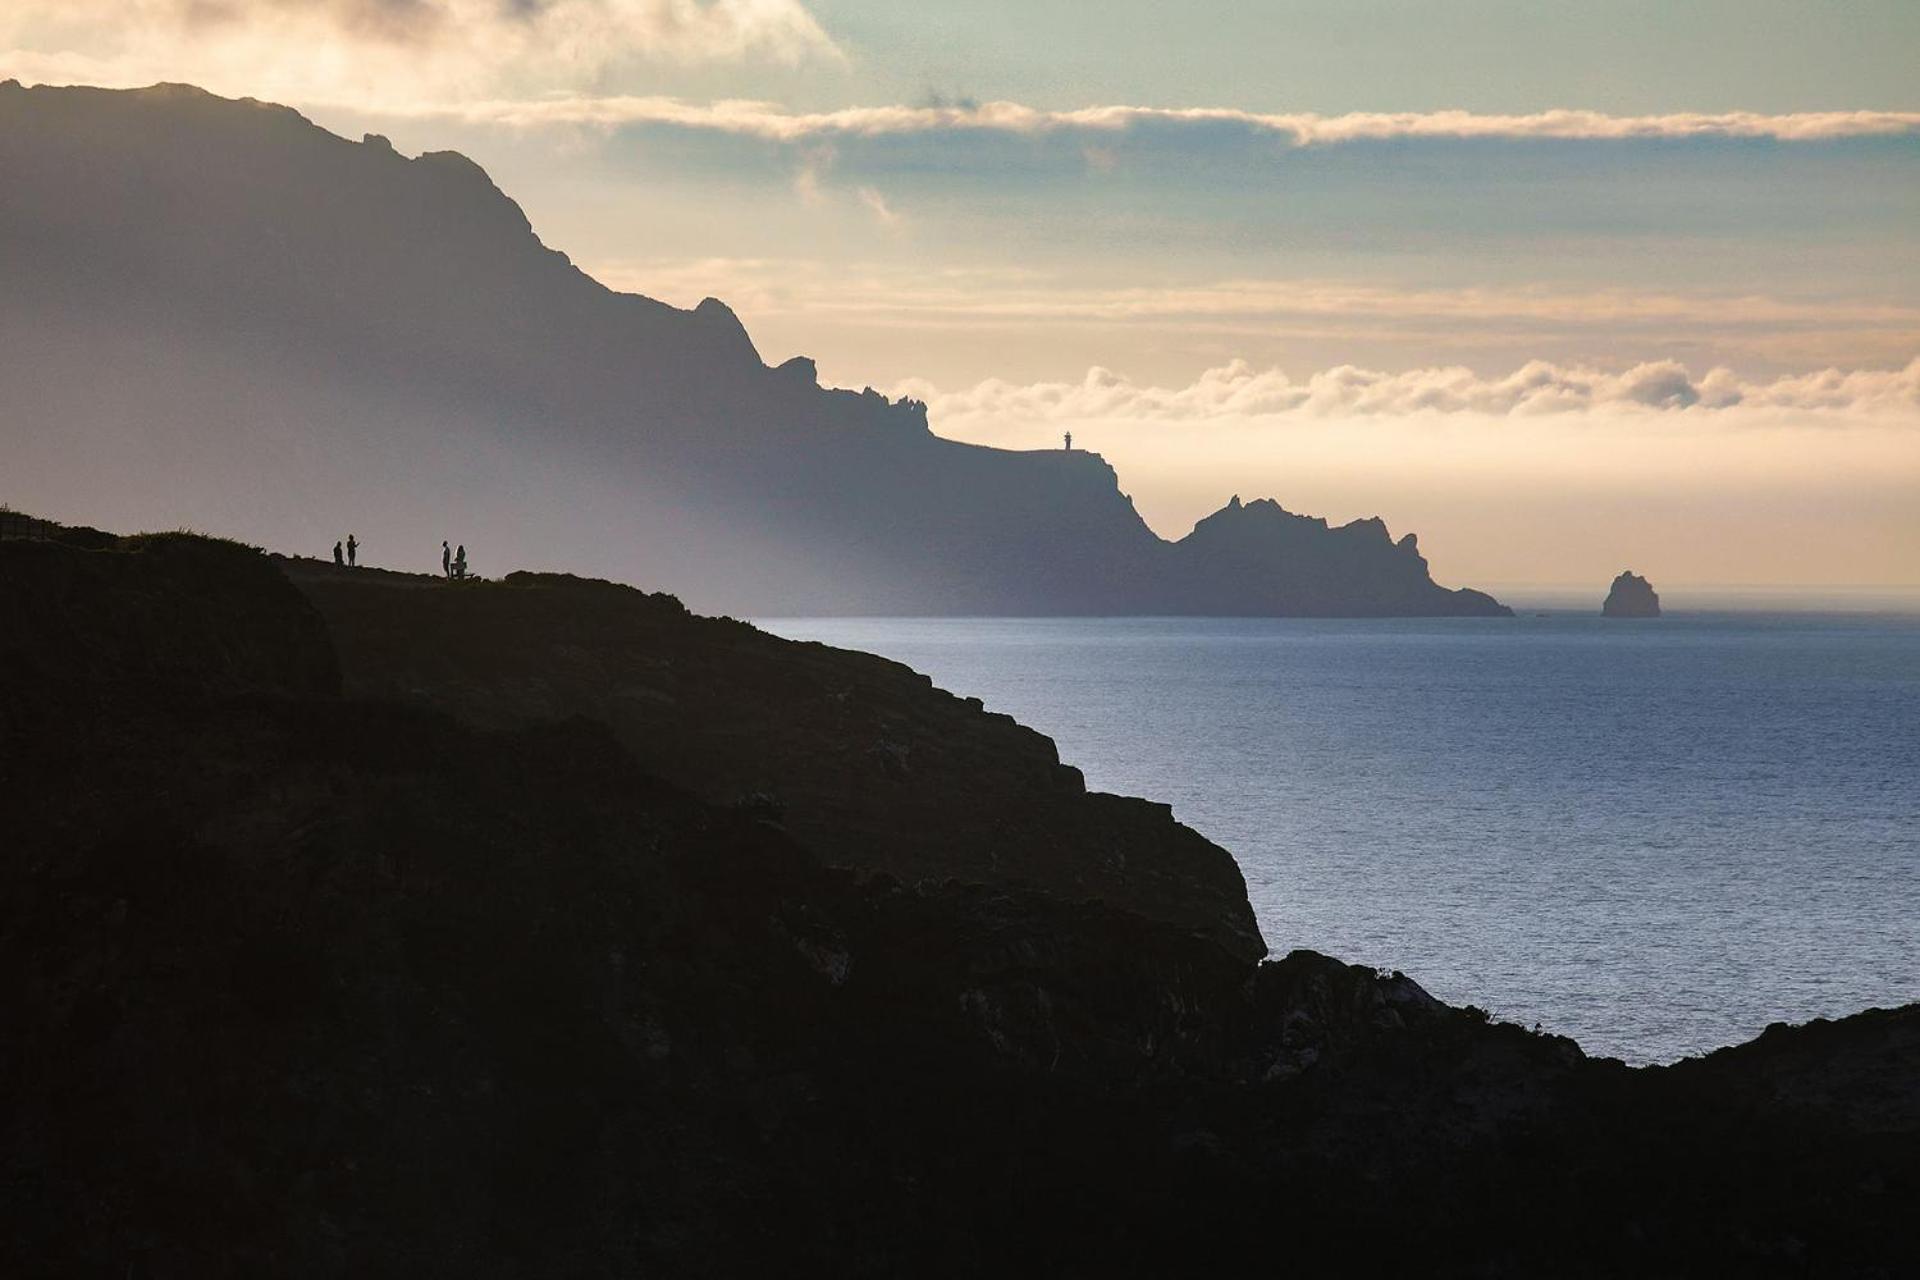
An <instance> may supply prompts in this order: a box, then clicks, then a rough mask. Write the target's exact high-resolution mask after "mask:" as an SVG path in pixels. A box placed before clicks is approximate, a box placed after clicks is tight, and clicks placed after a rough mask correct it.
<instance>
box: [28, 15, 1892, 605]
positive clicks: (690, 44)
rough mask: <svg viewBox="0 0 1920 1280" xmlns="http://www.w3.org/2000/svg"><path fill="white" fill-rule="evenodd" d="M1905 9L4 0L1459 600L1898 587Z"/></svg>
mask: <svg viewBox="0 0 1920 1280" xmlns="http://www.w3.org/2000/svg"><path fill="white" fill-rule="evenodd" d="M1917 65H1920V5H1916V4H1913V3H1911V0H1885V2H1881V0H1852V2H1843V0H1725V2H1723V0H1694V2H1692V3H1685V2H1675V0H1666V2H1665V3H1642V2H1640V0H1614V2H1613V3H1609V4H1606V5H1597V4H1592V3H1585V4H1572V3H1561V2H1560V0H1527V2H1522V0H1313V2H1305V0H1269V2H1267V3H1260V4H1251V3H1240V4H1234V3H1223V2H1221V0H1188V2H1187V3H1184V4H1181V5H1167V4H1148V3H1145V2H1144V0H1109V2H1108V3H1106V4H1104V5H1100V6H1089V5H1086V4H1084V3H1067V2H1066V0H1021V2H1019V3H1015V2H1013V0H968V2H967V3H942V2H939V0H922V3H918V4H913V5H902V4H899V3H896V2H883V0H257V2H253V3H246V2H243V0H112V2H109V0H7V3H6V4H4V5H0V77H5V76H14V77H18V78H20V79H22V80H25V81H28V82H48V83H96V84H109V85H139V84H147V83H152V82H154V81H157V80H183V81H189V82H192V83H196V84H200V85H203V86H204V87H207V88H210V89H212V90H214V91H216V92H221V93H227V94H232V95H237V96H238V95H250V96H257V97H262V98H268V99H272V100H276V101H283V102H288V103H290V104H292V105H294V106H297V107H299V108H300V109H301V110H303V111H304V112H306V113H307V114H308V115H309V116H311V117H312V118H313V119H315V120H316V121H317V122H319V123H321V124H323V125H325V126H327V127H329V128H332V129H335V130H337V131H339V132H342V133H345V134H347V135H348V136H358V135H359V134H361V133H364V132H370V131H371V132H378V133H381V134H385V135H387V136H389V137H391V138H392V139H393V141H394V143H395V144H396V145H397V146H399V147H400V148H401V149H402V150H403V151H407V152H409V153H412V152H418V151H423V150H437V149H448V148H451V149H456V150H460V151H463V152H465V153H467V154H469V155H471V156H473V157H474V158H475V159H476V160H478V161H479V162H480V163H482V164H483V165H485V166H486V167H487V168H488V170H489V171H490V172H491V173H492V174H493V176H494V178H495V180H496V181H497V182H498V183H499V184H500V185H501V186H502V188H503V189H505V190H506V191H507V192H508V193H509V194H510V195H512V196H514V197H515V198H516V199H517V200H519V201H520V202H521V204H522V205H523V206H524V207H525V208H526V210H527V212H528V215H529V217H530V218H531V219H532V221H533V223H534V226H535V228H536V230H537V231H538V232H539V233H540V235H541V237H542V238H543V239H544V240H545V241H546V242H547V243H548V244H550V245H553V246H554V247H556V248H559V249H561V250H563V251H565V252H566V253H568V254H569V255H570V256H572V258H573V259H574V260H575V261H576V262H577V263H578V264H579V265H580V266H581V267H582V268H583V269H585V270H587V271H588V272H590V273H591V274H593V275H595V276H596V277H598V278H600V279H601V280H603V281H605V282H606V283H608V284H609V285H612V286H614V287H616V288H622V289H630V290H633V291H637V292H642V293H646V294H649V295H651V296H655V297H660V298H663V299H665V300H667V301H669V302H673V303H676V304H679V305H683V306H688V305H692V304H693V303H695V302H697V301H699V299H700V298H701V297H703V296H706V295H709V294H711V295H715V296H718V297H721V298H723V299H724V300H726V301H727V302H728V303H730V304H731V305H732V306H733V307H734V309H735V310H736V311H737V312H739V314H740V315H741V317H742V319H743V320H744V321H745V323H746V324H747V326H748V328H749V330H750V332H752V334H753V335H754V337H755V339H756V341H757V343H758V344H759V347H760V350H761V352H762V354H763V355H764V356H765V357H766V358H768V359H769V360H770V361H774V362H777V361H779V360H782V359H785V358H786V357H787V356H790V355H793V354H799V353H804V354H808V355H811V356H814V357H815V358H816V359H817V360H818V362H819V366H820V372H821V376H822V379H823V381H826V382H829V383H833V384H838V385H846V386H854V387H860V386H865V385H871V386H874V387H877V388H880V389H881V390H884V391H888V392H890V393H896V394H912V395H915V396H917V397H920V398H922V399H925V400H926V401H927V402H928V403H929V406H930V410H931V420H932V423H933V426H934V429H935V430H936V431H939V432H941V433H942V434H945V435H949V436H953V437H956V438H960V439H966V440H973V441H978V442H981V443H989V444H996V445H1003V446H1007V447H1014V448H1043V447H1053V446H1055V445H1056V444H1057V442H1058V440H1059V438H1060V437H1061V435H1062V434H1063V433H1064V432H1066V431H1068V430H1071V431H1073V432H1074V434H1075V437H1076V441H1077V443H1079V444H1081V445H1082V446H1083V447H1088V448H1092V449H1095V450H1097V451H1098V452H1100V453H1102V454H1104V455H1105V456H1106V457H1107V458H1108V459H1109V460H1110V461H1112V462H1113V463H1114V464H1115V465H1116V467H1118V468H1119V470H1120V472H1121V477H1122V484H1123V487H1125V488H1126V489H1127V491H1128V492H1130V493H1131V494H1132V495H1133V497H1134V499H1135V501H1136V503H1137V504H1138V505H1139V507H1140V509H1141V511H1142V514H1143V515H1144V516H1145V517H1146V518H1147V520H1148V521H1149V523H1151V524H1153V525H1154V527H1155V528H1156V529H1158V530H1159V531H1160V532H1162V533H1163V534H1167V535H1169V536H1178V535H1180V534H1182V533H1184V532H1185V531H1186V529H1187V528H1189V527H1191V524H1192V522H1193V521H1194V520H1195V519H1196V518H1198V517H1199V516H1201V515H1204V514H1206V513H1207V512H1208V511H1211V510H1213V509H1215V508H1216V507H1218V506H1219V505H1221V504H1222V503H1223V502H1224V501H1225V500H1226V499H1227V497H1228V496H1229V495H1231V494H1235V493H1238V494H1240V495H1242V496H1243V497H1246V498H1252V497H1256V496H1271V497H1275V498H1278V499H1279V500H1280V501H1281V502H1282V503H1283V504H1285V505H1286V506H1288V507H1289V508H1290V509H1294V510H1304V511H1307V512H1311V513H1314V514H1322V515H1326V516H1329V517H1331V518H1334V519H1336V520H1344V519H1350V518H1355V517H1359V516H1366V515H1373V514H1379V515H1381V516H1384V517H1385V518H1386V519H1387V521H1388V522H1389V524H1390V525H1391V526H1392V527H1393V528H1394V530H1395V532H1396V533H1398V532H1401V531H1404V530H1415V531H1417V532H1419V534H1420V538H1421V545H1422V547H1423V549H1424V550H1425V551H1426V553H1427V555H1428V556H1429V558H1430V559H1431V560H1432V561H1433V563H1434V568H1435V572H1436V576H1438V577H1440V578H1441V580H1442V581H1447V582H1451V583H1456V584H1457V583H1473V584H1475V585H1489V584H1491V585H1501V584H1519V583H1587V582H1598V583H1601V584H1604V582H1605V581H1606V580H1608V579H1609V578H1611V576H1612V575H1613V573H1615V572H1617V571H1618V570H1620V569H1622V568H1627V567H1631V568H1635V569H1637V570H1639V571H1640V572H1643V573H1646V574H1648V575H1649V576H1650V577H1652V578H1653V580H1654V581H1655V583H1656V584H1657V585H1658V584H1662V583H1667V584H1688V583H1692V584H1706V583H1721V584H1765V583H1785V584H1847V583H1856V584H1913V583H1920V252H1916V250H1917V249H1920V76H1916V75H1915V74H1914V70H1913V69H1914V67H1915V66H1917Z"/></svg>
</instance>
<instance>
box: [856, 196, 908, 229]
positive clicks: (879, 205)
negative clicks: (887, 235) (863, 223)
mask: <svg viewBox="0 0 1920 1280" xmlns="http://www.w3.org/2000/svg"><path fill="white" fill-rule="evenodd" d="M856 194H858V195H859V197H860V203H861V204H864V205H865V206H867V208H868V209H870V210H871V211H872V212H873V216H874V217H875V218H878V219H879V220H880V224H881V225H882V226H886V227H892V226H897V225H899V222H900V215H899V214H897V213H895V212H894V211H893V209H892V208H890V207H889V206H888V204H887V198H886V197H885V196H883V195H881V194H880V193H879V192H878V191H876V190H874V189H873V188H872V187H861V188H860V190H859V191H858V192H857V193H856Z"/></svg>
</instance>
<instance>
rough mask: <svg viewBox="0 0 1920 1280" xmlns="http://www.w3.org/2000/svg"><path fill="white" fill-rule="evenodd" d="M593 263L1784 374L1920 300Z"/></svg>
mask: <svg viewBox="0 0 1920 1280" xmlns="http://www.w3.org/2000/svg"><path fill="white" fill-rule="evenodd" d="M586 265H587V267H588V270H589V271H591V272H592V274H594V275H595V276H596V277H598V278H599V279H600V280H602V281H603V282H605V283H606V284H608V285H610V286H612V287H614V288H619V289H627V290H632V291H634V292H639V293H647V294H652V295H657V296H661V297H664V298H666V299H667V300H669V301H678V302H686V303H689V304H690V303H692V302H697V301H699V300H700V299H701V298H703V297H707V296H708V295H712V296H715V297H724V298H727V299H729V300H730V301H732V302H733V303H734V305H735V306H736V307H737V308H738V309H739V310H740V311H741V313H742V314H743V315H745V316H747V317H748V318H749V320H750V322H763V321H769V320H780V319H791V320H793V321H794V322H796V323H802V324H804V323H808V322H819V321H831V322H834V323H835V324H840V325H857V326H885V327H886V328H887V329H888V330H891V331H904V330H922V331H930V332H931V331H937V332H942V333H954V332H963V331H968V330H973V331H979V332H993V333H1005V332H1014V331H1026V330H1032V331H1034V332H1036V333H1044V334H1051V335H1054V336H1057V335H1058V334H1060V333H1061V332H1064V331H1066V330H1068V329H1074V330H1078V331H1080V332H1089V331H1098V332H1101V333H1105V334H1111V333H1113V332H1114V331H1115V330H1133V331H1137V332H1140V333H1144V334H1157V333H1167V332H1174V331H1177V332H1179V333H1182V334H1185V335H1189V336H1191V335H1196V334H1211V335H1214V336H1215V338H1216V340H1219V341H1223V342H1224V341H1228V340H1234V339H1244V340H1246V341H1249V342H1258V343H1261V344H1263V345H1264V344H1267V343H1271V342H1275V341H1288V340H1310V341H1313V342H1314V343H1316V344H1324V343H1328V342H1334V341H1341V342H1344V343H1345V344H1346V345H1349V346H1353V347H1372V346H1373V345H1374V344H1377V343H1380V342H1389V343H1393V344H1396V345H1406V344H1419V345H1420V346H1421V348H1422V349H1423V350H1425V351H1427V352H1428V353H1429V354H1430V356H1433V355H1438V356H1441V357H1443V358H1451V359H1455V360H1458V359H1476V360H1478V359H1484V358H1487V357H1486V356H1485V352H1486V351H1487V350H1488V349H1489V348H1495V349H1499V350H1500V351H1502V352H1504V353H1506V354H1505V357H1504V358H1512V356H1513V355H1514V354H1517V352H1525V351H1527V350H1528V348H1529V346H1531V347H1532V348H1533V350H1535V351H1537V350H1538V349H1539V345H1538V344H1540V343H1542V342H1554V343H1557V344H1561V349H1562V350H1563V351H1565V350H1567V349H1568V348H1571V349H1572V350H1576V351H1579V350H1586V351H1594V352H1607V351H1616V352H1617V351H1619V349H1620V347H1621V346H1622V344H1628V345H1629V346H1630V348H1631V349H1632V350H1638V351H1644V352H1645V353H1647V354H1649V355H1652V354H1656V353H1665V352H1670V351H1673V350H1675V349H1677V345H1678V344H1682V343H1684V344H1688V346H1689V347H1690V348H1691V349H1692V350H1693V351H1695V352H1698V351H1699V350H1700V349H1701V347H1700V344H1702V343H1706V344H1711V347H1712V349H1713V350H1714V352H1716V353H1717V354H1715V355H1713V356H1712V357H1710V358H1713V359H1719V360H1737V361H1746V360H1752V361H1754V362H1756V363H1765V364H1769V365H1785V366H1787V367H1794V366H1806V365H1811V364H1816V363H1826V362H1828V361H1840V362H1842V363H1862V364H1868V363H1874V362H1877V361H1882V360H1888V359H1895V358H1899V359H1904V358H1905V356H1906V355H1907V353H1910V352H1912V351H1914V350H1920V306H1913V305H1904V304H1900V303H1895V302H1889V301H1884V300H1875V299H1870V298H1866V299H1863V298H1852V299H1849V298H1832V297H1815V298H1781V297H1774V296H1771V295H1767V294H1762V293H1754V292H1720V291H1699V292H1693V293H1676V292H1660V291H1644V290H1634V289H1627V288H1611V289H1580V288H1566V287H1559V288H1552V287H1546V286H1537V285H1536V286H1528V285H1511V286H1505V287H1494V286H1470V287H1455V288H1441V287H1423V286H1417V285H1406V286H1398V287H1395V286H1390V285H1386V284H1382V283H1378V282H1366V281H1352V280H1338V279H1317V278H1310V277H1309V278H1302V277H1292V278H1257V277H1250V278H1243V279H1226V280H1197V281H1192V282H1182V283H1174V284H1165V285H1154V286H1144V285H1096V284H1089V283H1086V282H1082V281H1073V280H1066V279H1062V278H1060V277H1059V276H1057V275H1055V274H1053V273H1049V272H1046V271H1041V270H1036V269H1032V268H1008V267H1001V268H995V269H981V268H973V269H968V268H953V267H949V268H944V269H929V268H928V267H927V266H926V265H924V264H919V263H915V264H912V265H911V266H902V265H898V264H882V263H842V262H835V263H823V262H817V261H812V260H808V259H764V258H752V259H742V258H707V259H700V260H694V261H686V260H641V261H628V262H600V263H589V264H586ZM1516 347H1517V352H1516V350H1515V348H1516ZM1371 358H1379V357H1377V356H1376V357H1371ZM1492 358H1503V357H1498V356H1496V357H1492Z"/></svg>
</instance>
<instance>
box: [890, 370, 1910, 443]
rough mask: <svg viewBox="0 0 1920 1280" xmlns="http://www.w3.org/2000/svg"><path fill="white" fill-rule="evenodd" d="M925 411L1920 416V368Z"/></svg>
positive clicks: (1397, 382) (944, 420)
mask: <svg viewBox="0 0 1920 1280" xmlns="http://www.w3.org/2000/svg"><path fill="white" fill-rule="evenodd" d="M896 391H897V392H898V393H899V394H902V395H909V396H912V397H914V398H915V399H919V400H924V401H926V402H927V405H928V409H929V411H930V414H931V415H932V418H933V421H934V423H935V425H936V426H941V425H946V426H965V425H967V424H969V423H978V422H986V421H1016V422H1043V423H1073V422H1087V421H1107V422H1115V421H1135V422H1163V423H1169V424H1181V423H1198V422H1212V421H1218V420H1227V419H1265V418H1286V417H1294V416H1300V417H1318V418H1326V417H1376V416H1391V417H1415V416H1420V415H1430V414H1462V413H1464V414H1477V415H1482V416H1495V417H1529V416H1538V415H1548V414H1568V413H1587V412H1592V411H1597V410H1613V411H1626V412H1634V413H1647V414H1654V413H1682V412H1684V413H1714V412H1718V411H1726V410H1733V409H1749V410H1754V409H1760V410H1784V411H1798V412H1807V413H1824V414H1868V413H1871V414H1887V413H1904V414H1914V413H1917V412H1920V358H1916V359H1915V360H1913V361H1912V362H1911V363H1909V364H1908V365H1907V366H1906V367H1905V368H1902V369H1893V370H1853V371H1847V372H1843V371H1841V370H1838V369H1826V370H1822V371H1820V372H1817V373H1806V374H1797V375H1791V376H1787V377H1781V378H1776V379H1773V380H1771V381H1765V380H1761V381H1749V380H1744V379H1742V378H1740V377H1738V376H1737V375H1736V374H1734V373H1733V372H1732V371H1731V370H1728V369H1724V368H1721V369H1713V370H1710V371H1709V372H1708V373H1706V374H1705V375H1703V376H1699V377H1696V376H1694V375H1693V374H1692V373H1690V372H1689V371H1688V370H1687V368H1686V367H1685V366H1684V365H1681V364H1679V363H1677V362H1675V361H1670V360H1668V361H1653V362H1649V363H1645V364H1638V365H1634V366H1633V367H1631V368H1628V369H1625V370H1622V371H1619V372H1608V371H1604V370H1599V369H1591V368H1582V367H1567V366H1561V365H1555V364H1551V363H1548V362H1546V361H1542V360H1536V361H1531V362H1529V363H1528V364H1525V365H1523V366H1521V367H1520V368H1519V369H1516V370H1514V371H1513V372H1512V373H1509V374H1506V375H1504V376H1500V377H1483V376H1481V375H1480V374H1477V373H1475V372H1473V371H1472V370H1471V369H1465V368H1430V369H1410V370H1407V371H1405V372H1402V373H1383V372H1380V371H1377V370H1371V369H1361V368H1356V367H1354V366H1352V365H1342V366H1340V367H1338V368H1333V369H1326V370H1323V371H1321V372H1319V373H1315V374H1312V375H1311V376H1309V377H1307V378H1306V379H1304V380H1302V381H1295V380H1293V379H1292V378H1289V377H1288V376H1287V375H1286V374H1284V373H1282V372H1281V371H1280V370H1278V369H1266V370H1256V369H1254V368H1253V367H1252V366H1251V365H1249V364H1247V363H1246V362H1245V361H1244V360H1235V361H1233V362H1231V363H1229V364H1226V365H1223V366H1221V367H1219V368H1216V369H1209V370H1207V371H1206V372H1205V373H1203V374H1201V375H1200V377H1199V379H1198V380H1197V381H1195V382H1194V383H1192V384H1191V385H1189V386H1185V387H1177V388H1166V387H1155V386H1143V385H1141V384H1139V383H1135V382H1133V381H1131V380H1129V379H1127V378H1125V377H1123V376H1122V375H1120V374H1117V373H1115V372H1113V371H1112V370H1111V369H1103V368H1098V367H1096V368H1093V369H1090V370H1088V371H1087V376H1086V377H1085V378H1083V379H1081V380H1080V381H1079V382H1037V383H1029V384H1024V385H1021V384H1015V383H1009V382H1005V381H1001V380H998V379H992V380H988V381H986V382H982V383H980V384H978V385H977V386H975V387H972V388H971V389H968V390H962V391H951V392H943V391H941V390H940V389H939V388H938V387H935V386H932V385H930V384H928V383H925V382H921V381H916V380H909V381H907V382H905V383H902V384H901V385H900V386H899V387H897V388H896Z"/></svg>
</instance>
